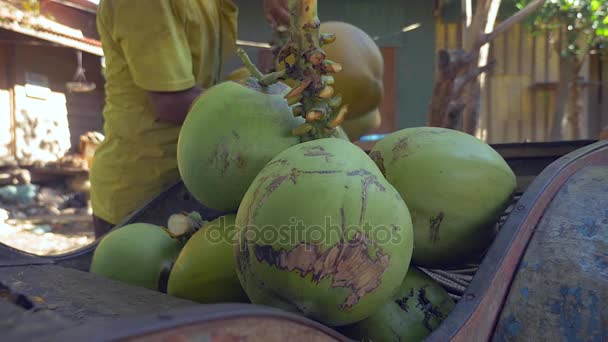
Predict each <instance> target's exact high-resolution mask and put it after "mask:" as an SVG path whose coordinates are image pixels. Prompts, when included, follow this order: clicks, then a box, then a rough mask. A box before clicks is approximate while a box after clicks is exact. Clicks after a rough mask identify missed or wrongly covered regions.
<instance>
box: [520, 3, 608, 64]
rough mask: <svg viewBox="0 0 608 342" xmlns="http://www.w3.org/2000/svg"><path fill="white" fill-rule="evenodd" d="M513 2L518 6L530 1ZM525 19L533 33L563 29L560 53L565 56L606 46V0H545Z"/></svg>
mask: <svg viewBox="0 0 608 342" xmlns="http://www.w3.org/2000/svg"><path fill="white" fill-rule="evenodd" d="M514 1H515V3H516V6H517V7H518V8H520V9H521V8H523V7H524V6H526V5H527V4H528V3H530V2H531V0H514ZM527 21H528V25H530V27H531V28H532V30H533V31H534V32H543V31H546V30H563V32H564V33H565V36H563V37H562V40H563V41H562V43H563V45H562V46H563V48H562V51H561V53H562V56H564V57H566V56H568V55H570V54H577V55H579V54H586V53H588V51H589V50H591V49H596V50H600V49H606V48H607V47H608V2H607V1H606V0H547V1H545V4H544V5H543V7H541V8H540V9H539V10H538V11H536V13H535V14H534V15H532V16H530V17H529V18H528V20H527Z"/></svg>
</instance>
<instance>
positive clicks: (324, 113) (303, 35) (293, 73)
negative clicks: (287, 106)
mask: <svg viewBox="0 0 608 342" xmlns="http://www.w3.org/2000/svg"><path fill="white" fill-rule="evenodd" d="M289 11H290V14H291V23H290V24H291V25H290V28H289V33H290V41H289V42H288V43H287V45H286V46H284V47H283V49H282V51H281V52H279V55H278V60H279V62H283V63H285V65H286V69H287V70H288V72H287V75H288V76H289V77H291V78H293V79H295V80H298V81H300V82H301V83H300V87H303V89H298V91H299V92H301V94H302V99H300V100H299V102H300V103H301V104H302V106H301V107H302V108H301V109H298V111H299V113H300V114H299V115H300V116H302V117H303V118H304V119H306V123H304V124H302V126H301V127H298V128H296V129H294V131H293V134H295V135H298V136H300V137H301V138H302V140H303V141H308V140H314V139H320V138H326V137H330V136H332V135H333V133H334V129H335V127H337V126H338V125H339V124H340V123H341V122H342V120H343V118H344V116H345V115H346V110H347V107H346V106H342V107H339V106H340V102H341V101H340V97H339V95H336V96H334V89H333V88H332V87H331V86H329V84H331V83H333V78H332V77H328V74H330V73H336V72H339V71H340V69H341V67H340V65H339V64H337V63H335V62H333V61H330V60H328V59H326V56H325V52H324V51H323V50H322V49H321V44H323V43H325V44H330V43H332V42H333V41H334V39H335V36H334V35H332V34H324V35H321V34H320V32H319V27H320V26H321V22H320V21H319V17H318V12H317V0H289ZM290 57H292V58H295V61H294V62H293V65H289V63H288V59H289V58H290ZM300 87H297V88H300ZM288 96H289V95H288Z"/></svg>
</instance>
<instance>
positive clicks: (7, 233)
mask: <svg viewBox="0 0 608 342" xmlns="http://www.w3.org/2000/svg"><path fill="white" fill-rule="evenodd" d="M83 226H84V224H83ZM61 228H63V229H59V228H57V229H58V231H51V232H47V231H46V229H44V228H41V226H40V225H33V224H16V223H12V224H11V222H10V221H9V222H6V221H5V222H2V223H0V242H1V243H3V244H5V245H8V246H11V247H13V248H16V249H19V250H22V251H25V252H28V253H33V254H36V255H57V254H62V253H65V252H69V251H73V250H76V249H79V248H81V247H84V246H87V245H89V244H90V243H92V242H93V241H94V234H93V229H92V226H91V227H87V228H85V227H78V226H72V227H69V226H62V227H61Z"/></svg>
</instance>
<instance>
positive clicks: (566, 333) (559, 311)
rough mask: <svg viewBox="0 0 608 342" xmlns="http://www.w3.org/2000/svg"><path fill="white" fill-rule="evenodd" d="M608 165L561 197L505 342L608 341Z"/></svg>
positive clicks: (521, 288)
mask: <svg viewBox="0 0 608 342" xmlns="http://www.w3.org/2000/svg"><path fill="white" fill-rule="evenodd" d="M606 194H608V166H606V165H602V166H588V167H585V168H583V169H582V170H580V171H578V172H577V173H576V174H575V175H573V176H572V177H571V178H570V179H569V180H568V181H567V182H566V183H565V184H564V186H563V187H562V188H561V190H560V191H559V192H558V193H557V195H556V197H555V198H554V199H553V201H552V202H551V204H550V205H549V207H548V208H547V211H546V212H545V214H544V217H543V219H542V220H541V221H540V223H539V225H538V226H537V228H536V231H535V232H534V236H533V238H532V240H531V242H530V245H529V247H528V249H527V251H526V253H525V255H524V257H523V260H522V261H521V263H520V264H519V269H518V272H517V275H516V276H515V280H514V282H513V285H512V287H511V290H510V293H509V296H508V297H507V301H506V303H505V308H504V310H503V312H502V315H501V318H500V322H499V324H498V326H497V330H496V332H495V334H494V339H495V340H497V341H540V340H551V341H561V340H564V339H567V340H568V341H579V340H580V341H602V340H604V339H605V338H607V337H608V307H606V305H604V304H603V303H606V302H608V234H606V232H608V195H606Z"/></svg>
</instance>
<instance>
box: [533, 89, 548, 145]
mask: <svg viewBox="0 0 608 342" xmlns="http://www.w3.org/2000/svg"><path fill="white" fill-rule="evenodd" d="M533 96H534V97H535V99H536V100H535V103H536V109H535V114H536V122H537V124H536V137H537V141H546V140H547V138H548V137H549V136H548V131H547V105H546V102H547V94H546V92H545V91H535V92H534V93H533Z"/></svg>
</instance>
